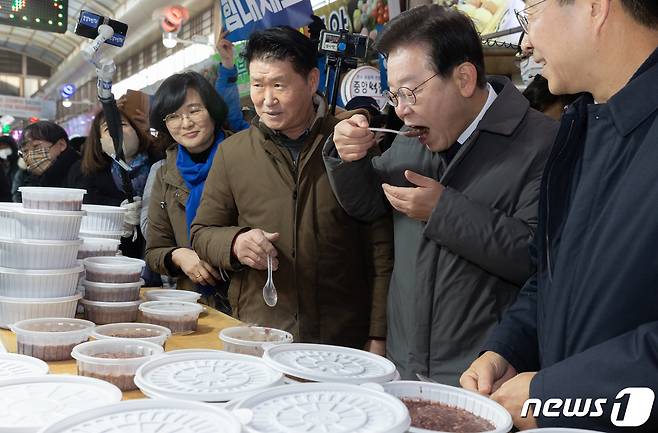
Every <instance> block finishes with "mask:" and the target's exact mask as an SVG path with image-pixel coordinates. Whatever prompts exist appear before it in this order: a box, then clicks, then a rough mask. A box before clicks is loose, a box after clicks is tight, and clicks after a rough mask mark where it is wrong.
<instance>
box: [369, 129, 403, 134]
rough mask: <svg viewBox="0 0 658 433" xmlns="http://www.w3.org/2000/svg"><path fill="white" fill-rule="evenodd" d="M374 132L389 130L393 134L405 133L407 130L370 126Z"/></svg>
mask: <svg viewBox="0 0 658 433" xmlns="http://www.w3.org/2000/svg"><path fill="white" fill-rule="evenodd" d="M368 129H369V130H371V131H372V132H389V133H391V134H398V135H405V131H396V130H395V129H388V128H368Z"/></svg>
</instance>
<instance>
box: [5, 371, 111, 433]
mask: <svg viewBox="0 0 658 433" xmlns="http://www.w3.org/2000/svg"><path fill="white" fill-rule="evenodd" d="M121 397H122V395H121V391H120V390H119V389H118V388H117V387H116V386H114V385H112V384H109V383H107V382H103V381H102V380H97V379H91V378H88V377H79V376H66V375H48V376H38V377H23V378H17V379H11V380H5V381H0V432H3V433H9V432H11V433H37V432H38V431H39V430H40V429H41V428H43V427H46V426H47V425H50V424H52V423H53V422H55V421H58V420H61V419H64V418H66V417H69V416H71V415H75V414H78V413H82V412H86V411H88V410H90V409H94V408H97V407H101V406H105V405H108V404H111V403H116V402H119V401H120V400H121Z"/></svg>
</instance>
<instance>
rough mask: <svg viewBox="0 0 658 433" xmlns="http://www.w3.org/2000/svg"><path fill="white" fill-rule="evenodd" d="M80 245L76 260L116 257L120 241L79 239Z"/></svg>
mask: <svg viewBox="0 0 658 433" xmlns="http://www.w3.org/2000/svg"><path fill="white" fill-rule="evenodd" d="M81 239H82V245H81V246H80V248H79V249H78V259H86V258H87V257H98V256H116V255H117V251H119V245H120V244H121V241H119V240H116V239H106V238H81Z"/></svg>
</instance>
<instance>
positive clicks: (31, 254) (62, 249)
mask: <svg viewBox="0 0 658 433" xmlns="http://www.w3.org/2000/svg"><path fill="white" fill-rule="evenodd" d="M80 245H82V241H81V240H74V241H53V240H26V241H23V240H0V267H5V268H14V269H64V268H72V267H74V266H75V265H76V264H77V263H76V257H77V255H78V248H79V247H80Z"/></svg>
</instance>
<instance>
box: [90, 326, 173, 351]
mask: <svg viewBox="0 0 658 433" xmlns="http://www.w3.org/2000/svg"><path fill="white" fill-rule="evenodd" d="M91 336H92V337H94V338H95V339H96V340H104V339H112V338H114V339H116V338H130V339H136V340H141V341H148V342H150V343H155V344H159V345H160V346H164V344H165V342H166V341H167V339H168V338H169V337H170V336H171V330H170V329H169V328H165V327H164V326H159V325H153V324H151V323H112V324H108V325H101V326H97V327H96V328H94V331H93V332H92V333H91Z"/></svg>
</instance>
